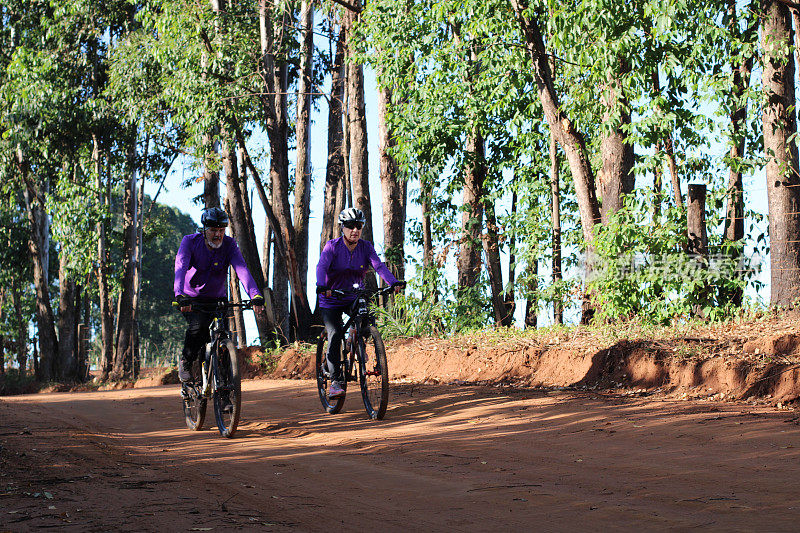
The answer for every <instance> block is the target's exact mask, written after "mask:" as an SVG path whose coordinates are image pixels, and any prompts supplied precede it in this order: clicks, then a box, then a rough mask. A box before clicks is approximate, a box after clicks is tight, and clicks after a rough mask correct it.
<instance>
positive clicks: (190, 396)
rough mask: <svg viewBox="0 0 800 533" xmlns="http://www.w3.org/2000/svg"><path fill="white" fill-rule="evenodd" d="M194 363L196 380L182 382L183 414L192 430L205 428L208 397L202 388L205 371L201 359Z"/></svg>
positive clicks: (193, 371) (193, 370)
mask: <svg viewBox="0 0 800 533" xmlns="http://www.w3.org/2000/svg"><path fill="white" fill-rule="evenodd" d="M199 359H200V358H199V357H198V360H196V361H195V362H194V363H192V369H191V370H192V376H194V380H193V381H191V382H188V383H184V384H181V395H182V396H183V416H184V418H185V419H186V427H188V428H189V429H191V430H192V431H200V430H201V429H203V422H205V420H206V399H205V398H203V395H202V391H201V388H202V386H203V371H202V366H201V364H200V361H199Z"/></svg>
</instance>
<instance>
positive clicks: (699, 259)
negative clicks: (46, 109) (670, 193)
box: [686, 184, 712, 318]
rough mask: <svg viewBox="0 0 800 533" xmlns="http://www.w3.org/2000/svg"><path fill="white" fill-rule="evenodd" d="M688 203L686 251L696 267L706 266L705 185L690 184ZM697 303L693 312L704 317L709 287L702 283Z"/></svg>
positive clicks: (708, 304)
mask: <svg viewBox="0 0 800 533" xmlns="http://www.w3.org/2000/svg"><path fill="white" fill-rule="evenodd" d="M688 197H689V203H688V206H687V209H686V229H687V236H688V239H687V243H688V244H687V252H688V253H689V255H690V256H691V257H693V258H694V259H695V263H696V265H697V268H698V269H702V270H705V269H707V268H708V234H707V232H706V186H705V185H704V184H690V185H689V190H688ZM695 297H696V298H697V304H696V305H695V306H694V309H693V312H694V314H695V315H696V316H699V317H701V318H705V316H706V312H705V310H704V308H705V307H707V306H710V305H711V303H712V302H711V298H710V287H709V286H708V285H707V284H704V285H703V286H702V287H700V288H699V289H697V290H696V294H695Z"/></svg>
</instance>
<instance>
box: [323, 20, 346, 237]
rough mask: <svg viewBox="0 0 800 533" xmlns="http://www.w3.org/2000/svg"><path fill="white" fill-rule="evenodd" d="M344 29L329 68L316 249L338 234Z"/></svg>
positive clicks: (341, 186)
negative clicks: (319, 230) (325, 157)
mask: <svg viewBox="0 0 800 533" xmlns="http://www.w3.org/2000/svg"><path fill="white" fill-rule="evenodd" d="M344 35H345V33H344V31H340V32H339V37H338V39H337V41H336V57H335V60H334V62H333V67H332V68H331V98H330V100H329V102H328V164H327V167H326V169H325V199H324V202H323V211H322V233H321V234H320V240H319V249H320V252H321V251H322V248H324V247H325V243H327V242H328V241H329V240H331V239H335V238H336V236H337V231H336V230H337V228H338V224H337V219H338V217H339V213H341V212H342V209H343V208H344V198H345V181H344V169H345V165H344V153H343V144H342V143H343V140H344V132H343V130H342V105H343V98H344V76H343V74H344V72H343V66H344Z"/></svg>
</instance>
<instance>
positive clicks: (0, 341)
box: [0, 288, 6, 376]
mask: <svg viewBox="0 0 800 533" xmlns="http://www.w3.org/2000/svg"><path fill="white" fill-rule="evenodd" d="M5 299H6V291H5V289H3V288H0V321H2V320H3V304H5ZM5 373H6V337H5V335H0V376H3V375H5Z"/></svg>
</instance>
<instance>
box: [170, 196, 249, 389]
mask: <svg viewBox="0 0 800 533" xmlns="http://www.w3.org/2000/svg"><path fill="white" fill-rule="evenodd" d="M200 222H201V223H202V224H203V231H202V232H200V233H194V234H192V235H186V236H185V237H184V238H183V240H182V241H181V245H180V248H178V254H177V255H176V256H175V285H174V290H175V301H176V302H177V303H178V306H179V307H180V309H181V313H183V316H184V317H186V321H187V322H188V324H189V326H188V328H187V329H186V338H185V340H184V343H183V352H182V353H181V358H180V360H179V361H178V378H180V380H181V381H189V380H190V379H192V374H191V370H190V369H191V367H192V362H193V361H194V360H195V359H196V358H197V356H198V355H199V354H200V351H201V350H202V349H203V346H204V345H205V344H206V343H207V342H209V340H210V339H209V333H208V327H209V325H210V324H211V320H212V316H211V315H210V314H209V313H203V312H200V311H193V310H192V305H191V301H194V302H197V303H206V304H208V303H216V302H220V301H223V302H224V301H227V295H228V267H229V266H232V267H233V269H234V270H235V271H236V275H237V276H239V279H240V280H242V283H244V286H245V289H246V290H247V294H248V296H249V297H250V299H251V300H252V301H253V310H254V311H255V312H256V313H258V314H261V313H263V312H264V297H263V296H261V291H260V290H259V289H258V287H257V286H256V282H255V281H254V280H253V276H251V275H250V271H249V270H247V265H245V262H244V258H243V257H242V252H241V251H239V246H237V245H236V241H234V240H233V238H232V237H228V236H227V235H225V228H226V227H227V226H228V215H227V213H225V211H223V210H222V209H220V208H218V207H211V208H209V209H206V210H205V211H203V214H202V215H201V217H200ZM189 298H191V301H189V300H188V299H189Z"/></svg>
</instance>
